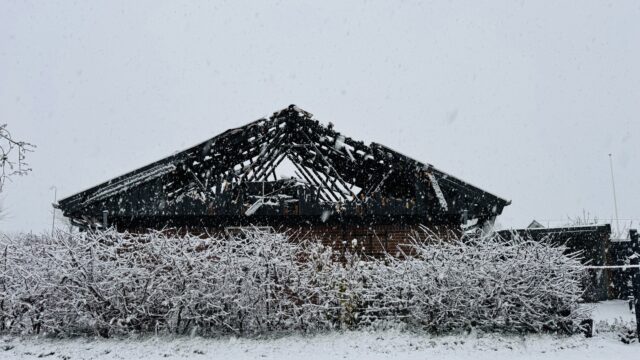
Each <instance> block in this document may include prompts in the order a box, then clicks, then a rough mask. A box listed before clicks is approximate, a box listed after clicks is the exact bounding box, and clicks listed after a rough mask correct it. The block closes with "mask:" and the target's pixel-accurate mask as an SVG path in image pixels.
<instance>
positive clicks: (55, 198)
mask: <svg viewBox="0 0 640 360" xmlns="http://www.w3.org/2000/svg"><path fill="white" fill-rule="evenodd" d="M49 190H53V205H55V203H56V202H57V201H58V188H57V187H56V186H55V185H54V186H52V187H50V188H49ZM51 213H52V214H53V215H52V216H51V237H53V235H54V232H55V229H56V208H55V206H53V211H52V212H51Z"/></svg>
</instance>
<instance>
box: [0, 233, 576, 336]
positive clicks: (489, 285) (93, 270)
mask: <svg viewBox="0 0 640 360" xmlns="http://www.w3.org/2000/svg"><path fill="white" fill-rule="evenodd" d="M426 236H429V235H426V234H425V235H424V236H423V238H419V239H418V238H417V239H415V241H413V242H412V243H410V244H406V246H404V247H403V249H404V254H403V255H402V256H401V257H391V256H387V257H384V258H382V259H363V258H360V257H358V256H357V255H349V254H346V256H337V254H336V253H334V252H333V251H332V250H330V249H328V248H325V247H323V246H321V245H319V244H318V243H316V242H312V241H309V242H302V243H294V242H291V241H289V239H288V238H287V236H286V235H283V234H272V233H267V232H263V231H260V230H258V229H256V230H255V231H251V232H248V233H246V234H243V235H237V236H231V237H228V238H202V237H196V236H190V235H187V236H181V237H172V236H169V235H167V234H165V233H161V232H152V233H149V234H142V235H133V234H126V233H125V234H123V233H116V232H114V231H104V232H95V233H80V234H65V233H62V232H59V233H57V234H56V235H55V236H53V237H51V236H48V235H43V236H33V235H20V236H16V237H12V238H9V237H3V238H1V239H0V333H1V332H4V333H31V334H32V333H50V334H61V335H77V334H87V333H93V334H99V335H101V336H111V335H122V334H128V333H176V334H200V335H208V336H213V335H220V334H234V335H247V336H251V335H260V334H270V333H283V332H317V331H326V330H332V329H347V328H348V329H354V328H361V327H367V326H372V325H377V324H381V323H382V324H394V326H395V325H396V324H401V325H402V326H404V327H407V328H411V329H421V330H427V331H431V332H451V331H462V330H465V329H470V328H478V329H482V330H486V331H505V332H539V331H569V332H570V331H573V330H574V329H575V328H576V326H577V324H579V322H580V320H581V319H582V318H583V317H584V315H585V314H583V313H581V312H580V310H579V308H578V301H579V299H580V295H581V292H582V290H581V288H580V280H581V277H582V274H583V271H582V270H581V268H580V263H579V261H578V260H577V259H575V257H572V256H565V255H563V250H564V249H563V248H558V247H553V246H551V245H549V244H543V243H537V242H533V241H527V240H523V239H518V240H516V241H512V242H504V241H501V240H500V239H496V238H488V237H483V238H473V239H468V240H467V241H465V242H455V243H451V242H443V241H441V240H440V239H437V238H435V237H429V238H425V237H426Z"/></svg>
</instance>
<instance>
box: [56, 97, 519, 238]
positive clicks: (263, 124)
mask: <svg viewBox="0 0 640 360" xmlns="http://www.w3.org/2000/svg"><path fill="white" fill-rule="evenodd" d="M285 159H287V160H288V161H289V162H290V163H292V164H293V166H294V168H295V176H294V177H291V178H286V179H282V178H280V179H278V178H277V175H276V171H275V169H276V168H277V167H278V165H280V164H281V163H282V162H283V161H284V160H285ZM507 205H509V202H508V201H506V200H504V199H501V198H499V197H497V196H494V195H492V194H490V193H488V192H486V191H483V190H481V189H479V188H476V187H474V186H472V185H470V184H468V183H465V182H463V181H461V180H459V179H457V178H455V177H453V176H451V175H448V174H446V173H444V172H442V171H440V170H438V169H436V168H434V167H433V166H431V165H429V164H425V163H422V162H419V161H417V160H414V159H411V158H409V157H407V156H405V155H403V154H401V153H399V152H397V151H394V150H392V149H390V148H388V147H386V146H384V145H381V144H377V143H371V144H370V145H366V144H364V143H363V142H361V141H356V140H353V139H351V138H349V137H346V136H344V135H342V134H340V133H338V132H337V131H335V130H334V129H333V126H332V124H330V125H329V126H324V125H322V124H320V123H319V122H318V120H315V119H313V115H312V114H310V113H308V112H306V111H304V110H302V109H300V108H298V107H296V106H295V105H291V106H289V107H288V108H286V109H284V110H281V111H278V112H276V113H274V114H273V115H272V116H271V117H269V118H262V119H259V120H256V121H254V122H251V123H249V124H247V125H245V126H242V127H239V128H235V129H229V130H227V131H225V132H223V133H222V134H220V135H218V136H216V137H214V138H212V139H210V140H207V141H205V142H203V143H201V144H198V145H196V146H194V147H191V148H189V149H187V150H185V151H182V152H180V153H177V154H175V155H172V156H170V157H167V158H165V159H162V160H160V161H157V162H155V163H152V164H150V165H147V166H145V167H142V168H140V169H138V170H135V171H132V172H130V173H128V174H125V175H122V176H119V177H117V178H114V179H112V180H109V181H107V182H105V183H103V184H100V185H97V186H95V187H93V188H91V189H89V190H86V191H83V192H80V193H78V194H75V195H72V196H70V197H67V198H65V199H62V200H60V201H59V203H58V207H59V208H60V209H62V210H63V212H64V215H65V216H67V217H69V218H71V220H72V221H73V223H74V224H76V225H79V226H82V227H95V226H101V225H100V224H101V223H102V222H106V219H105V218H103V214H108V221H109V223H110V224H112V225H114V226H118V227H122V228H132V227H136V226H138V227H147V228H162V227H165V226H221V225H243V224H262V225H264V224H270V223H272V222H275V223H280V224H282V223H289V224H291V223H296V222H305V223H316V222H326V221H328V220H330V219H331V220H330V221H339V222H358V223H362V224H367V223H373V222H385V223H389V222H394V221H403V220H405V219H413V220H417V221H419V222H421V223H424V224H439V223H447V224H458V225H463V224H464V223H465V222H467V221H474V220H476V221H477V222H478V223H483V222H484V221H486V220H488V219H493V218H495V217H496V216H497V215H499V214H501V213H502V210H503V208H504V207H505V206H507Z"/></svg>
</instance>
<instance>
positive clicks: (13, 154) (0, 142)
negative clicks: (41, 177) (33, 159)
mask: <svg viewBox="0 0 640 360" xmlns="http://www.w3.org/2000/svg"><path fill="white" fill-rule="evenodd" d="M34 148H35V145H33V144H29V143H28V142H24V141H18V140H15V139H14V138H13V137H12V136H11V133H10V132H9V130H7V124H0V191H2V187H3V185H4V183H5V181H6V180H7V179H9V178H10V177H11V176H13V175H18V176H20V175H25V174H26V173H28V172H29V171H31V168H30V167H29V164H27V162H26V158H27V153H28V152H31V151H33V149H34Z"/></svg>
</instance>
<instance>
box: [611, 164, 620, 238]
mask: <svg viewBox="0 0 640 360" xmlns="http://www.w3.org/2000/svg"><path fill="white" fill-rule="evenodd" d="M609 167H610V168H611V186H612V188H613V210H614V211H615V215H616V231H617V232H619V231H620V220H618V219H619V217H618V199H617V197H616V182H615V180H614V178H613V160H612V159H611V154H609ZM617 235H618V236H619V235H621V234H617Z"/></svg>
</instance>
